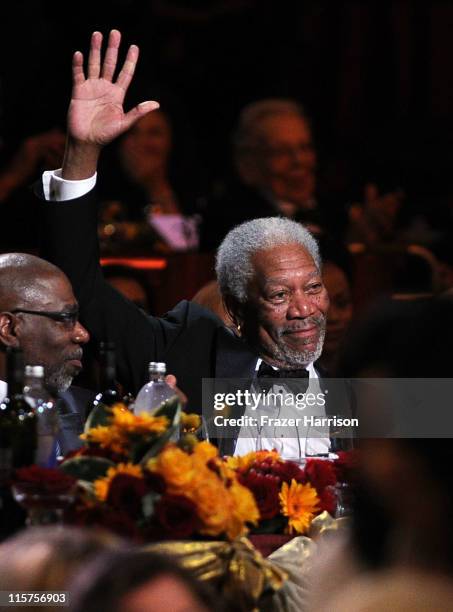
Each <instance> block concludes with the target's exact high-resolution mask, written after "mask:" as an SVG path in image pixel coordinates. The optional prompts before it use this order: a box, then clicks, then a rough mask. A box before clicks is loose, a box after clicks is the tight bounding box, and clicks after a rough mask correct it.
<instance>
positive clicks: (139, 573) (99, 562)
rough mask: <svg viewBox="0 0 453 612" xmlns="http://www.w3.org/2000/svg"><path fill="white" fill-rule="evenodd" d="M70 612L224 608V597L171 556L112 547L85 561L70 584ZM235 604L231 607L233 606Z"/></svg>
mask: <svg viewBox="0 0 453 612" xmlns="http://www.w3.org/2000/svg"><path fill="white" fill-rule="evenodd" d="M70 590H71V596H72V605H71V607H70V611H71V612H98V611H99V610H109V612H160V611H161V610H168V611H169V612H170V611H171V612H209V611H211V610H212V611H214V610H215V611H216V612H222V611H223V610H225V611H226V610H227V608H226V606H224V603H223V601H222V598H221V597H220V596H219V595H218V594H216V595H214V594H213V593H212V592H211V590H210V589H209V588H208V587H207V586H206V585H205V584H203V583H202V582H200V581H197V580H196V579H195V578H193V577H192V576H191V575H190V574H189V572H187V571H185V570H183V569H182V568H181V567H179V566H178V565H177V563H176V562H175V561H173V560H172V559H171V557H164V556H162V555H158V554H154V553H150V552H135V551H130V552H114V553H110V554H106V555H102V556H99V557H98V558H97V559H95V560H94V561H93V562H92V563H91V564H89V565H87V566H86V567H85V568H84V569H83V570H82V571H81V572H80V573H79V575H78V576H76V578H75V580H74V582H73V583H72V585H71V586H70ZM231 609H233V608H231Z"/></svg>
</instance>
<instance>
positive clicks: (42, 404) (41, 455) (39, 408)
mask: <svg viewBox="0 0 453 612" xmlns="http://www.w3.org/2000/svg"><path fill="white" fill-rule="evenodd" d="M24 397H25V399H26V400H27V402H28V403H29V404H30V406H31V407H32V409H33V411H34V413H35V415H36V417H37V434H38V435H37V445H36V454H35V463H36V465H39V466H41V467H55V465H56V463H57V457H58V454H59V448H58V437H57V436H58V412H57V405H56V401H55V400H54V398H53V397H52V396H51V395H50V393H49V392H48V391H47V389H46V388H45V387H44V368H43V367H42V366H40V365H37V366H31V365H27V366H25V386H24Z"/></svg>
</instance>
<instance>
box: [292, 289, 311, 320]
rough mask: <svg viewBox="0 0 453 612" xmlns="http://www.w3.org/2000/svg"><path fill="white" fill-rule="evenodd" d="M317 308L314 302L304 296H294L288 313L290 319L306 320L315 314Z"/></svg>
mask: <svg viewBox="0 0 453 612" xmlns="http://www.w3.org/2000/svg"><path fill="white" fill-rule="evenodd" d="M315 312H316V306H315V304H314V303H313V301H312V300H311V299H310V298H309V297H307V296H306V295H304V294H301V295H295V296H293V298H292V300H291V303H290V305H289V308H288V311H287V317H288V318H289V319H305V318H306V317H310V316H311V315H313V314H315Z"/></svg>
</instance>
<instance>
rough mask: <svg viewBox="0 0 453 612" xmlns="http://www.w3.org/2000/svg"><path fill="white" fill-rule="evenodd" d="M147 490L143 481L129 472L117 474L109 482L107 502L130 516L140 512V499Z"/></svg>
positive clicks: (138, 514) (136, 515) (135, 515)
mask: <svg viewBox="0 0 453 612" xmlns="http://www.w3.org/2000/svg"><path fill="white" fill-rule="evenodd" d="M147 492H148V488H147V486H146V483H145V481H144V480H143V479H142V478H137V476H131V475H130V474H121V473H120V474H117V475H116V476H115V477H114V478H113V480H112V482H111V483H110V487H109V492H108V495H107V500H106V501H107V504H108V505H109V506H111V507H112V508H115V509H116V510H122V511H124V512H126V513H127V514H128V515H129V516H130V517H139V516H140V515H141V514H142V500H143V497H144V496H145V495H146V493H147Z"/></svg>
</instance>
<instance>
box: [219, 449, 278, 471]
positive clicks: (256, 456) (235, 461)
mask: <svg viewBox="0 0 453 612" xmlns="http://www.w3.org/2000/svg"><path fill="white" fill-rule="evenodd" d="M269 458H270V459H272V461H282V459H281V457H280V455H279V454H278V452H277V451H276V450H271V451H267V450H262V451H252V452H251V453H247V454H246V455H238V456H234V457H227V460H226V461H227V465H228V467H230V468H231V469H233V470H237V471H240V472H246V471H247V470H248V469H250V467H251V466H252V464H253V463H254V462H255V461H258V462H260V461H264V460H266V459H269Z"/></svg>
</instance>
